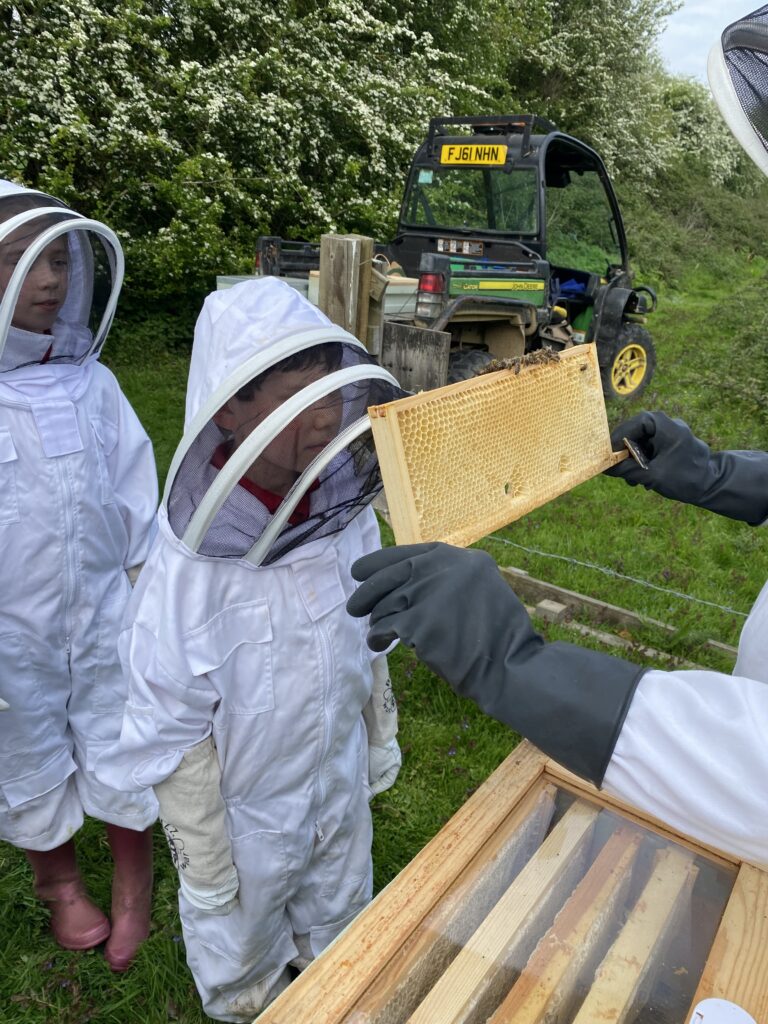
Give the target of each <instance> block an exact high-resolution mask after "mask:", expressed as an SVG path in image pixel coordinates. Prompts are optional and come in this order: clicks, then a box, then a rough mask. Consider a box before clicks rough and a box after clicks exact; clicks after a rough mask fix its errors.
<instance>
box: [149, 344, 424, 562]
mask: <svg viewBox="0 0 768 1024" xmlns="http://www.w3.org/2000/svg"><path fill="white" fill-rule="evenodd" d="M331 333H332V332H331ZM338 336H339V338H344V337H345V335H343V334H342V333H341V332H338ZM346 338H350V336H349V335H346ZM404 394H405V392H403V391H402V390H400V388H399V387H398V386H397V382H396V381H395V379H394V378H393V377H392V376H391V375H390V374H389V373H388V372H387V371H385V370H383V369H382V368H381V367H380V366H378V365H377V364H376V362H375V360H374V359H373V358H372V357H371V356H370V355H369V354H368V353H367V352H366V351H365V349H364V348H363V347H362V346H358V345H356V344H354V343H353V342H351V341H346V340H338V341H330V342H322V343H320V344H312V345H309V346H308V347H306V348H303V349H300V350H299V351H297V352H294V353H293V354H292V355H290V356H289V357H287V358H285V359H282V360H278V361H277V362H274V363H273V364H272V365H271V366H269V367H268V368H267V369H266V370H261V371H259V372H258V373H257V374H256V375H255V376H253V377H252V378H250V379H247V380H245V381H243V380H242V378H239V379H237V380H235V381H234V382H233V383H232V384H231V386H227V387H226V388H225V390H224V392H222V393H221V394H220V395H219V396H218V397H216V398H214V399H213V405H215V406H218V408H215V409H214V408H213V407H211V408H210V409H208V411H207V412H206V411H205V410H204V411H203V413H202V414H201V417H202V418H200V417H198V419H199V422H198V423H197V426H196V428H195V429H194V430H193V432H192V434H193V436H192V437H191V438H190V437H187V438H186V439H185V441H183V442H182V449H183V451H181V450H180V453H177V458H176V459H175V460H174V466H173V467H172V470H171V472H172V474H173V477H172V479H171V480H170V481H169V485H168V486H167V488H166V508H167V515H168V522H169V525H170V527H171V529H172V530H173V532H174V534H175V535H176V536H177V537H178V538H179V539H180V540H182V541H183V542H184V543H185V544H186V545H187V546H188V547H189V548H190V549H192V550H194V551H197V552H198V553H200V554H202V555H206V556H213V557H219V558H236V559H248V560H250V561H251V562H253V563H254V564H257V565H269V564H271V563H273V562H274V561H276V560H277V559H279V558H281V557H282V556H283V555H285V554H286V553H287V552H289V551H291V550H292V549H294V548H295V547H297V546H298V545H300V544H305V543H307V542H308V541H311V540H315V539H318V538H321V537H326V536H329V535H331V534H333V533H336V532H338V531H339V530H342V529H343V528H344V527H345V526H346V525H347V524H348V523H349V522H350V521H351V520H352V519H353V518H354V517H355V516H356V515H357V514H358V513H359V512H360V511H361V510H362V509H363V508H364V507H365V506H366V505H368V504H369V503H370V502H371V501H372V500H373V498H374V497H375V496H376V495H377V494H378V493H379V491H380V490H381V486H382V484H381V475H380V472H379V465H378V460H377V457H376V451H375V448H374V446H373V440H372V436H371V430H370V424H369V421H368V417H367V413H366V410H367V408H368V406H370V405H379V404H382V403H385V402H389V401H392V400H394V399H396V398H400V397H402V396H403V395H404ZM179 455H180V456H181V457H180V458H179Z"/></svg>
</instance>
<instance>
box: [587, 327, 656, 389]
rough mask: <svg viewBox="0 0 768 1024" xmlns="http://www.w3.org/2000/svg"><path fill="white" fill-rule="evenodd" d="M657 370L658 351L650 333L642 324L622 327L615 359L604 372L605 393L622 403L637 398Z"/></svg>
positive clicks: (616, 346)
mask: <svg viewBox="0 0 768 1024" xmlns="http://www.w3.org/2000/svg"><path fill="white" fill-rule="evenodd" d="M655 369H656V349H655V348H654V347H653V339H652V338H651V336H650V334H649V333H648V331H647V330H646V329H645V328H644V327H642V326H641V325H640V324H631V323H625V324H622V325H621V329H620V331H619V336H618V338H617V339H616V341H615V342H614V345H613V350H612V352H611V358H610V359H609V361H608V362H607V363H606V365H605V366H603V367H602V369H601V370H600V376H601V378H602V382H603V394H604V395H605V397H606V398H611V399H615V400H618V401H626V400H627V399H630V398H636V397H637V396H638V395H639V394H640V393H641V392H642V391H644V390H645V388H646V387H647V386H648V384H649V382H650V380H651V377H652V376H653V371H654V370H655Z"/></svg>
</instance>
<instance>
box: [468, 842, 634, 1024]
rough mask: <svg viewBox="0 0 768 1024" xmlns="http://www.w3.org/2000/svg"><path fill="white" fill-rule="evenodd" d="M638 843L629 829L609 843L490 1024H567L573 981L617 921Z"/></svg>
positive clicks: (583, 969) (586, 965) (600, 946)
mask: <svg viewBox="0 0 768 1024" xmlns="http://www.w3.org/2000/svg"><path fill="white" fill-rule="evenodd" d="M640 842H641V835H640V833H638V832H637V831H636V830H630V829H629V828H622V829H619V830H618V831H617V832H615V833H614V834H613V835H612V836H611V837H610V838H609V839H608V841H607V842H606V844H605V846H604V847H603V848H602V850H601V851H600V853H599V854H598V856H597V858H596V859H595V862H594V863H593V864H592V866H591V867H590V869H589V870H588V871H587V873H586V874H585V875H584V877H583V878H582V880H581V881H580V882H579V884H578V885H577V886H576V888H575V889H574V890H573V893H572V895H571V896H570V897H569V899H568V900H567V901H566V903H565V905H564V906H563V909H562V910H561V911H560V912H559V914H558V915H557V917H556V918H555V922H554V924H553V925H552V927H551V928H550V929H549V931H548V932H547V934H546V935H545V936H544V937H543V938H542V940H541V941H540V942H539V944H538V946H537V947H536V949H535V951H534V953H533V955H532V956H531V957H530V959H529V960H528V963H527V964H526V965H525V967H524V969H523V971H522V973H521V975H520V977H519V978H518V980H517V981H516V982H515V984H514V985H513V986H512V990H511V991H510V993H509V995H508V996H507V997H506V999H505V1000H504V1001H503V1003H502V1004H501V1005H500V1006H499V1008H498V1009H497V1010H496V1012H495V1013H494V1014H493V1016H492V1017H490V1018H489V1020H488V1024H542V1022H543V1021H545V1020H546V1021H547V1022H551V1024H565V1022H566V1020H567V1017H568V1011H569V1010H570V1009H572V1006H573V1002H574V998H575V996H574V989H575V986H576V983H577V982H578V980H579V978H580V976H581V974H582V972H583V971H586V970H588V969H589V967H590V965H591V964H593V963H594V961H595V960H596V959H597V957H598V956H599V954H600V950H601V948H602V947H603V945H604V942H605V935H606V932H608V931H609V930H610V929H611V928H613V927H614V925H615V922H616V920H617V918H618V914H619V911H620V909H621V906H622V904H623V902H624V899H625V897H626V894H627V890H628V889H629V885H630V882H631V880H632V868H633V866H634V863H635V858H636V856H637V851H638V848H639V846H640Z"/></svg>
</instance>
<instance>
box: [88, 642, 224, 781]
mask: <svg viewBox="0 0 768 1024" xmlns="http://www.w3.org/2000/svg"><path fill="white" fill-rule="evenodd" d="M118 649H119V652H120V660H121V662H122V664H123V672H124V674H125V676H126V678H127V682H128V696H127V700H126V704H125V709H124V711H123V724H122V730H121V732H120V739H119V740H118V742H117V743H116V744H115V745H114V747H113V748H112V749H109V750H107V751H105V752H104V753H103V754H102V755H101V756H100V757H99V760H98V763H97V765H96V775H97V776H98V778H99V779H101V781H102V782H104V783H106V784H107V785H110V786H112V787H114V788H115V789H120V790H128V791H136V790H141V789H146V788H148V787H149V786H155V785H157V783H159V782H162V781H163V780H164V779H166V778H168V776H169V775H171V774H172V773H173V772H174V771H175V770H176V768H177V767H178V765H179V763H180V762H181V759H182V757H183V756H184V753H185V751H187V750H189V749H190V748H191V747H194V746H196V745H197V744H198V743H200V742H201V741H202V740H204V739H206V737H207V736H209V735H210V733H211V729H212V723H213V716H214V711H215V709H216V705H217V704H218V702H219V699H220V695H219V693H218V691H217V690H216V689H215V688H214V686H213V685H212V684H211V682H210V680H209V679H208V677H207V676H192V675H191V674H190V673H187V672H185V671H184V662H183V659H182V658H174V656H173V652H168V651H164V652H162V655H163V656H161V653H159V652H158V649H157V638H156V637H155V636H153V635H152V633H151V632H150V631H149V630H146V629H144V628H143V627H142V626H140V625H138V624H137V623H134V624H133V625H132V626H131V627H130V628H129V629H126V630H124V631H123V633H121V635H120V638H119V641H118Z"/></svg>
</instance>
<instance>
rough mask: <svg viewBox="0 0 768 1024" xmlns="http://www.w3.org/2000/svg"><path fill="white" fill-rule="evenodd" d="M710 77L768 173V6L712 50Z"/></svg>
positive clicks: (729, 117)
mask: <svg viewBox="0 0 768 1024" xmlns="http://www.w3.org/2000/svg"><path fill="white" fill-rule="evenodd" d="M707 76H708V78H709V85H710V88H711V90H712V95H713V96H714V98H715V102H716V103H717V105H718V107H719V108H720V112H721V114H722V115H723V117H724V118H725V121H726V123H727V125H728V127H729V128H730V129H731V131H732V132H733V134H734V136H735V137H736V140H737V141H738V142H739V143H740V144H741V146H742V147H743V148H744V150H745V151H746V152H747V154H748V155H749V156H750V157H751V158H752V160H754V162H755V163H756V164H757V166H758V167H759V168H760V170H761V171H762V172H763V174H768V5H766V6H763V7H760V8H759V9H758V10H756V11H754V12H753V13H752V14H748V15H747V16H746V17H744V18H740V19H739V21H734V22H733V24H732V25H729V26H728V27H727V28H726V30H725V31H724V32H723V34H722V36H721V37H720V39H719V40H718V41H717V42H716V43H715V45H714V46H713V47H712V49H711V51H710V54H709V60H708V62H707Z"/></svg>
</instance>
